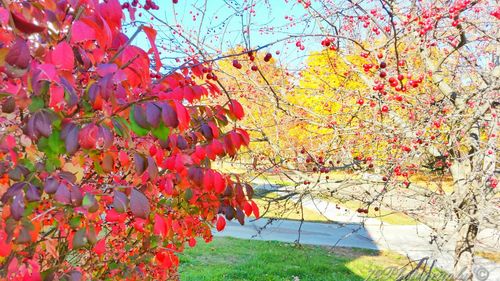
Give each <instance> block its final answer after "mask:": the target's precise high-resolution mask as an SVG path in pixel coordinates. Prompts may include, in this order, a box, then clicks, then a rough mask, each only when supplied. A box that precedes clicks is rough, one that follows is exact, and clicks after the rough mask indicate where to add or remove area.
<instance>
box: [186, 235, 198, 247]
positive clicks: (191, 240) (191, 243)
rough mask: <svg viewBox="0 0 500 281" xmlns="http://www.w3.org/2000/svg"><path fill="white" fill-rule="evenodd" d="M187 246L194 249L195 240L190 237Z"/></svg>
mask: <svg viewBox="0 0 500 281" xmlns="http://www.w3.org/2000/svg"><path fill="white" fill-rule="evenodd" d="M188 244H189V247H191V248H192V247H194V246H196V239H194V238H193V237H191V238H190V239H189V242H188Z"/></svg>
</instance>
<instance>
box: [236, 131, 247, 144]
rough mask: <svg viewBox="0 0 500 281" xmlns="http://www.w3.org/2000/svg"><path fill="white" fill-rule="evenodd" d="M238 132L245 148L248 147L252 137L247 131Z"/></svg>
mask: <svg viewBox="0 0 500 281" xmlns="http://www.w3.org/2000/svg"><path fill="white" fill-rule="evenodd" d="M236 131H237V132H238V133H239V134H240V136H241V140H242V141H243V144H244V145H245V146H248V145H249V144H250V136H249V135H248V133H247V131H245V130H243V129H240V128H237V129H236Z"/></svg>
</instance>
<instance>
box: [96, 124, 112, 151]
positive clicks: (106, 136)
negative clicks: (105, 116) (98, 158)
mask: <svg viewBox="0 0 500 281" xmlns="http://www.w3.org/2000/svg"><path fill="white" fill-rule="evenodd" d="M99 135H100V136H101V137H102V139H103V140H104V145H103V148H104V149H108V148H110V147H111V146H112V145H113V133H112V132H111V130H110V129H109V128H108V127H107V126H104V125H101V126H99Z"/></svg>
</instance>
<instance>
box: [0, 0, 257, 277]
mask: <svg viewBox="0 0 500 281" xmlns="http://www.w3.org/2000/svg"><path fill="white" fill-rule="evenodd" d="M148 3H149V6H151V8H155V7H157V6H156V4H154V3H153V2H152V1H148ZM148 3H146V4H148ZM153 4H154V5H153ZM122 22H123V13H122V6H121V5H120V3H119V2H118V0H108V1H106V2H103V3H98V2H97V1H88V0H80V1H72V0H71V1H70V0H63V1H57V2H56V1H53V0H42V1H36V2H23V3H20V2H18V1H14V2H12V3H10V2H9V1H8V0H3V1H2V2H1V6H0V79H2V83H0V104H1V109H2V111H1V113H0V121H1V122H0V196H1V203H0V212H1V215H2V217H1V220H0V276H1V278H7V279H9V280H42V279H43V280H54V279H55V280H59V279H64V278H66V279H70V280H80V279H92V280H103V279H106V278H111V279H120V280H123V279H132V280H135V279H139V278H144V277H148V278H152V279H154V280H159V279H169V278H176V269H177V265H178V264H179V260H178V258H177V256H176V253H177V252H180V251H182V250H183V248H184V247H185V244H186V243H185V242H187V244H188V245H189V246H194V245H195V244H196V238H197V237H202V238H203V239H205V241H207V242H208V241H210V240H211V238H212V231H211V227H212V226H214V225H216V228H217V230H218V231H221V230H222V229H223V228H224V226H225V223H226V222H225V218H224V216H225V217H226V218H228V219H232V218H236V219H237V220H238V221H239V222H240V223H244V217H245V216H248V215H250V214H251V213H252V212H253V213H255V214H256V216H258V209H257V207H256V205H255V203H254V202H253V201H251V198H252V193H253V191H252V188H251V187H250V186H249V185H247V184H244V183H241V182H240V181H239V179H238V178H232V177H230V176H228V175H224V174H221V173H219V172H217V171H215V170H213V169H211V168H210V163H211V161H213V160H215V159H216V158H218V157H224V156H231V157H233V156H234V155H235V154H236V153H237V151H238V150H239V149H240V148H241V147H242V146H246V145H248V143H249V136H248V134H247V133H246V132H245V131H244V130H242V129H240V128H238V127H236V125H235V121H237V120H238V119H241V118H242V117H243V111H242V108H241V106H240V105H239V103H238V102H237V101H235V100H228V101H227V103H225V104H222V105H205V104H206V103H202V102H201V100H206V99H208V98H209V97H210V96H211V95H213V94H215V93H218V92H219V89H218V87H217V86H215V85H214V84H211V83H210V82H205V81H203V79H201V78H202V77H203V72H202V68H203V65H202V64H199V63H193V64H192V65H191V67H189V68H185V69H183V72H182V73H172V74H169V75H165V76H162V75H160V74H159V73H157V71H158V70H159V69H160V67H161V61H160V59H159V55H158V51H157V48H156V46H155V45H154V41H155V37H156V30H155V29H153V28H150V27H145V26H144V27H140V28H139V29H138V32H140V31H143V32H145V33H146V35H147V36H148V38H149V40H150V42H151V43H152V46H153V47H152V48H151V50H150V53H151V54H152V56H153V57H154V58H155V62H154V66H155V69H154V70H152V63H151V61H150V58H149V56H148V52H146V51H144V50H142V49H140V48H138V47H136V46H133V45H132V40H131V39H129V38H128V37H127V36H126V35H125V34H124V33H123V32H122ZM229 125H230V126H229Z"/></svg>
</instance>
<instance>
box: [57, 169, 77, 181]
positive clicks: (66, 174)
mask: <svg viewBox="0 0 500 281" xmlns="http://www.w3.org/2000/svg"><path fill="white" fill-rule="evenodd" d="M59 176H60V177H61V178H62V179H65V180H67V181H69V182H71V183H75V182H76V176H75V174H73V173H71V172H66V171H62V172H60V173H59Z"/></svg>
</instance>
